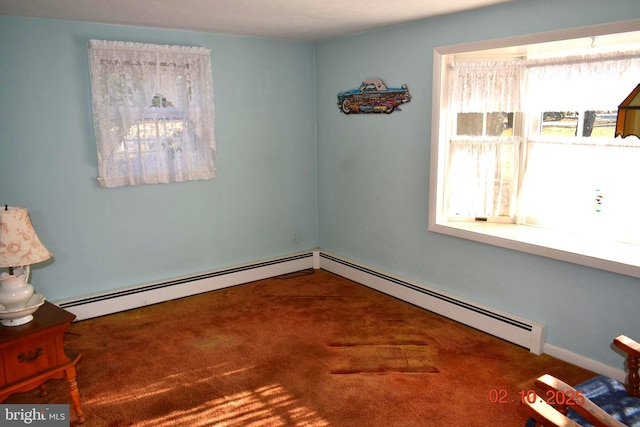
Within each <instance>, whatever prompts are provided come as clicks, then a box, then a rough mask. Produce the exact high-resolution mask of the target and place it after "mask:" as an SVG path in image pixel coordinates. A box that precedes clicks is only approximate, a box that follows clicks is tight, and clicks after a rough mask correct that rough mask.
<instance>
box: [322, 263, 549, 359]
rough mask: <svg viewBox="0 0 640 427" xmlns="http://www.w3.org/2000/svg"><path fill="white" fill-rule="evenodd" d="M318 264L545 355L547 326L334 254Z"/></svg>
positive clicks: (325, 268) (324, 268)
mask: <svg viewBox="0 0 640 427" xmlns="http://www.w3.org/2000/svg"><path fill="white" fill-rule="evenodd" d="M319 264H320V268H322V269H323V270H327V271H330V272H332V273H335V274H338V275H340V276H343V277H346V278H348V279H351V280H353V281H355V282H358V283H361V284H363V285H365V286H368V287H370V288H373V289H376V290H378V291H380V292H383V293H385V294H387V295H391V296H393V297H396V298H398V299H401V300H403V301H406V302H409V303H411V304H414V305H416V306H418V307H421V308H424V309H426V310H429V311H432V312H434V313H437V314H440V315H442V316H444V317H447V318H450V319H453V320H455V321H458V322H460V323H462V324H465V325H467V326H471V327H473V328H476V329H479V330H481V331H483V332H486V333H488V334H491V335H494V336H496V337H499V338H502V339H504V340H506V341H509V342H512V343H514V344H517V345H519V346H522V347H525V348H528V349H529V351H531V352H532V353H535V354H542V353H543V351H544V343H545V338H546V337H545V334H546V325H543V324H540V323H536V322H532V321H529V320H526V319H522V318H520V317H516V316H513V315H511V314H508V313H504V312H501V311H498V310H495V309H493V308H490V307H486V306H482V305H480V304H478V303H475V302H471V301H465V300H464V299H461V298H459V297H456V296H453V295H450V294H446V293H444V292H442V291H440V290H435V289H430V288H428V287H427V286H425V285H423V284H419V283H416V282H412V281H409V280H407V279H403V278H400V277H396V276H392V275H390V274H388V273H384V272H381V271H378V270H375V269H373V268H371V267H368V266H365V265H362V264H357V263H354V262H353V261H350V260H347V259H345V258H341V257H339V256H337V255H334V254H329V253H326V252H320V261H319Z"/></svg>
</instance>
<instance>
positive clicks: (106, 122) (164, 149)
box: [89, 40, 216, 188]
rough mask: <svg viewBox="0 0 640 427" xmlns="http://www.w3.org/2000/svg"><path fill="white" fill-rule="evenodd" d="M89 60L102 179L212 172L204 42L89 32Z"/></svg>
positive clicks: (150, 179) (116, 182)
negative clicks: (95, 36)
mask: <svg viewBox="0 0 640 427" xmlns="http://www.w3.org/2000/svg"><path fill="white" fill-rule="evenodd" d="M89 67H90V76H91V96H92V105H93V120H94V128H95V135H96V145H97V152H98V174H99V176H98V182H99V183H100V186H101V187H103V188H109V187H121V186H130V185H139V184H157V183H169V182H182V181H191V180H202V179H210V178H213V177H214V175H215V168H214V164H213V157H214V153H215V149H216V144H215V133H214V104H213V78H212V73H211V52H210V50H209V49H206V48H202V47H187V46H168V45H155V44H144V43H132V42H121V41H102V40H91V41H90V42H89Z"/></svg>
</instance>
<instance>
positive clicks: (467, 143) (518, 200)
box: [430, 33, 640, 275]
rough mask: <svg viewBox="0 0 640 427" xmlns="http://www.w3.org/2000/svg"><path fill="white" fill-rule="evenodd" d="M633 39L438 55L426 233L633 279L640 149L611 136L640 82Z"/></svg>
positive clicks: (610, 37) (639, 242)
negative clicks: (596, 261)
mask: <svg viewBox="0 0 640 427" xmlns="http://www.w3.org/2000/svg"><path fill="white" fill-rule="evenodd" d="M629 34H633V36H629ZM629 34H627V35H625V36H620V35H617V34H606V35H600V36H591V37H585V38H583V39H568V40H564V41H562V40H560V39H558V40H559V41H556V42H553V43H551V42H546V43H545V44H528V45H520V46H513V45H508V43H507V44H505V46H504V48H501V49H487V50H483V51H464V50H461V49H460V47H454V48H453V49H451V51H452V53H450V54H441V55H436V58H437V59H438V63H437V64H436V67H439V68H437V69H436V70H435V74H436V81H435V82H434V83H436V84H437V86H436V84H434V92H436V91H437V93H436V103H435V104H434V105H437V104H439V107H440V108H439V109H437V111H435V112H434V132H433V137H434V140H433V142H432V168H433V169H434V170H432V186H431V190H432V195H431V207H430V229H431V230H432V231H441V232H445V234H452V235H456V236H458V237H466V236H470V234H469V233H480V234H486V235H489V236H493V237H498V239H497V240H495V239H494V240H491V239H484V238H482V237H481V238H478V237H477V236H476V237H473V236H472V237H469V238H471V239H472V240H478V241H485V242H487V243H493V244H497V245H499V246H506V247H511V248H514V249H519V250H525V251H530V252H533V253H538V254H542V255H549V254H551V255H550V256H552V257H556V256H555V255H554V254H557V251H558V250H560V251H563V252H566V253H569V254H578V255H587V256H589V257H591V258H603V259H606V261H607V262H608V261H613V262H618V261H619V260H622V261H621V262H622V263H626V264H629V259H632V261H631V262H630V264H632V265H633V266H634V268H635V270H634V273H633V274H634V275H640V258H637V259H636V255H640V225H639V224H638V223H637V221H636V218H637V216H638V215H640V191H639V190H638V182H640V166H638V165H640V140H639V139H638V138H636V137H633V136H632V137H627V138H624V139H622V138H615V137H614V131H615V120H616V114H617V107H618V105H619V104H620V103H621V102H622V101H623V100H624V99H625V98H626V96H627V95H628V94H629V92H631V90H632V89H633V88H635V86H636V85H637V84H638V79H639V78H640V77H639V76H640V33H629ZM550 37H552V36H550ZM630 39H631V41H629V40H630ZM619 40H624V42H619ZM585 44H586V45H585ZM443 51H444V52H446V51H447V49H446V48H444V49H443ZM442 226H447V227H450V228H451V229H453V230H454V231H451V230H449V231H446V230H444V228H443V227H442ZM523 227H527V228H526V229H525V228H523ZM506 240H510V241H514V242H516V243H515V244H514V243H506V244H505V243H504V242H505V241H506ZM521 243H524V245H522V244H521ZM612 244H614V246H615V245H617V246H616V247H617V248H618V249H615V250H612V249H611V248H612V247H613V246H611V245H612ZM532 245H535V246H538V247H539V248H540V247H543V248H548V249H552V251H545V250H540V249H539V248H538V249H533V250H529V249H531V246H532ZM625 245H626V246H625ZM589 246H592V247H593V248H589ZM631 246H633V247H634V249H633V251H635V250H636V249H635V248H637V250H638V252H634V253H635V254H636V255H633V256H630V255H629V253H626V254H624V253H619V254H613V252H616V251H618V250H620V251H622V252H624V251H625V250H627V249H628V248H631ZM603 248H609V249H608V250H609V253H607V254H603V252H605V251H604V249H603ZM618 255H620V256H618ZM559 258H561V259H566V260H571V261H575V262H578V263H583V264H586V265H592V264H591V263H590V261H588V260H585V259H582V260H580V259H579V258H577V257H574V256H572V255H569V256H559ZM605 268H607V269H611V270H613V271H620V272H628V271H629V270H628V269H626V267H622V268H620V269H617V267H613V268H608V267H605Z"/></svg>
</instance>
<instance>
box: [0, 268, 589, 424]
mask: <svg viewBox="0 0 640 427" xmlns="http://www.w3.org/2000/svg"><path fill="white" fill-rule="evenodd" d="M69 332H70V333H69V334H68V335H67V337H66V343H67V345H68V346H69V347H71V348H73V349H74V350H77V351H80V352H82V354H83V359H82V361H81V362H80V364H79V365H78V385H79V388H80V394H81V398H82V404H83V409H84V411H85V416H86V418H87V423H86V425H87V426H91V427H93V426H99V427H102V426H113V427H116V426H118V427H119V426H128V425H135V426H229V427H240V426H356V427H358V426H367V427H376V426H380V427H390V426H416V427H418V426H420V427H422V426H522V425H524V422H525V420H526V418H527V415H526V413H525V411H524V408H523V407H522V405H521V404H520V402H519V401H520V395H519V392H520V391H521V390H526V389H529V388H532V387H533V386H532V384H533V380H534V379H535V378H536V377H537V376H539V375H541V374H543V373H547V372H548V373H551V374H553V375H555V376H558V377H560V378H563V379H564V380H565V381H567V382H569V383H573V384H575V383H578V382H581V381H583V380H585V379H587V378H589V377H591V376H593V375H594V374H593V373H591V372H588V371H585V370H583V369H581V368H578V367H576V366H573V365H570V364H567V363H564V362H561V361H559V360H556V359H554V358H552V357H549V356H536V355H534V354H532V353H530V352H529V351H528V350H526V349H523V348H520V347H518V346H515V345H513V344H510V343H507V342H504V341H502V340H500V339H497V338H495V337H492V336H490V335H487V334H484V333H482V332H478V331H476V330H474V329H472V328H469V327H466V326H463V325H461V324H458V323H456V322H453V321H450V320H448V319H445V318H443V317H441V316H438V315H435V314H433V313H430V312H428V311H425V310H422V309H420V308H417V307H415V306H412V305H410V304H407V303H404V302H402V301H399V300H397V299H394V298H392V297H389V296H386V295H384V294H381V293H379V292H376V291H374V290H371V289H369V288H366V287H364V286H362V285H359V284H356V283H354V282H351V281H349V280H347V279H344V278H341V277H339V276H336V275H333V274H331V273H328V272H326V271H322V270H316V271H315V272H313V273H312V274H294V275H290V276H288V277H286V278H273V279H267V280H262V281H258V282H254V283H249V284H246V285H241V286H237V287H234V288H229V289H224V290H220V291H215V292H210V293H207V294H202V295H198V296H194V297H189V298H184V299H180V300H176V301H170V302H167V303H162V304H158V305H154V306H149V307H144V308H140V309H136V310H131V311H128V312H124V313H118V314H114V315H109V316H105V317H101V318H97V319H91V320H86V321H82V322H77V323H74V324H72V325H71V327H70V329H69ZM47 384H48V385H47V386H48V389H49V396H48V397H45V398H41V397H39V396H38V393H37V391H33V392H29V393H22V394H16V395H14V396H11V397H10V398H9V399H8V400H7V401H6V402H5V403H68V396H67V394H66V389H65V387H66V384H65V382H64V381H50V382H49V383H47ZM491 400H499V401H498V402H492V401H491ZM72 419H75V418H74V417H73V415H72Z"/></svg>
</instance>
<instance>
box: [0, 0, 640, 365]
mask: <svg viewBox="0 0 640 427" xmlns="http://www.w3.org/2000/svg"><path fill="white" fill-rule="evenodd" d="M631 18H640V6H639V4H638V1H637V0H617V1H607V2H605V1H596V0H563V1H549V0H536V1H534V0H525V1H518V2H514V3H509V4H506V5H499V6H496V7H490V8H486V9H482V10H478V11H472V12H465V13H459V14H454V15H450V16H444V17H438V18H433V19H428V20H424V21H420V22H415V23H411V24H405V25H399V26H394V27H390V28H387V29H382V30H377V31H372V32H367V33H363V34H359V35H356V36H353V37H346V38H340V39H335V40H329V41H324V42H320V43H317V44H313V43H303V42H287V41H278V40H265V39H257V38H248V37H237V36H224V35H215V34H206V33H196V32H185V31H167V30H158V29H148V28H138V27H123V26H113V25H101V24H90V23H75V22H65V21H54V20H39V19H29V18H16V17H6V16H0V203H9V204H12V205H22V206H27V207H28V208H29V211H30V213H31V216H32V219H33V222H34V224H35V227H36V229H37V231H38V233H39V235H40V237H41V238H42V240H43V242H44V243H45V245H46V246H47V247H48V248H49V249H50V250H51V251H52V252H53V253H54V255H55V260H54V261H53V262H50V263H44V264H43V265H42V266H41V267H39V268H37V269H35V270H34V275H33V283H34V285H35V286H36V288H37V290H38V291H40V292H43V293H45V294H46V295H47V297H48V298H49V299H50V300H56V299H63V298H68V297H73V296H80V295H86V294H89V293H93V292H99V291H104V290H111V289H114V288H120V287H126V286H132V285H138V284H142V283H145V282H149V281H154V280H162V279H166V278H170V277H175V276H178V275H182V274H190V273H195V272H200V271H206V270H209V269H214V268H218V267H225V266H230V265H234V264H238V263H243V262H251V261H256V260H259V259H263V258H269V257H273V256H279V255H284V254H289V253H293V252H297V251H300V250H308V249H311V248H313V247H316V246H320V247H322V248H323V249H326V250H329V251H333V252H336V253H338V254H340V255H343V256H347V257H350V258H352V259H354V260H357V261H362V262H364V263H367V264H369V265H372V266H375V267H379V268H381V269H384V270H386V271H389V272H392V273H396V274H399V275H402V276H405V277H408V278H410V279H414V280H416V281H419V282H422V283H425V284H428V285H431V286H434V287H436V288H440V289H443V290H446V291H448V292H451V293H454V294H457V295H460V296H463V297H467V298H471V299H473V300H476V301H478V302H481V303H485V304H487V305H490V306H493V307H496V308H499V309H502V310H505V311H507V312H511V313H514V314H517V315H520V316H523V317H525V318H530V319H532V320H537V321H540V322H543V323H545V324H547V325H549V333H548V335H549V336H548V339H549V342H550V343H551V344H555V345H557V346H559V347H562V348H567V349H568V350H571V351H574V352H576V353H579V354H582V355H585V356H587V357H591V358H594V359H596V360H600V361H603V362H605V363H608V364H610V365H612V366H616V367H620V366H621V357H620V356H618V355H617V354H616V353H614V352H613V351H612V350H611V349H610V348H609V344H610V342H611V340H612V339H613V337H614V336H616V335H618V334H620V333H628V334H630V335H633V334H634V333H636V334H637V331H638V330H640V315H639V314H638V309H637V305H638V301H640V281H638V280H637V279H633V278H630V277H626V276H620V275H615V274H611V273H606V272H603V271H598V270H593V269H589V268H586V267H580V266H576V265H572V264H568V263H563V262H559V261H554V260H550V259H546V258H541V257H536V256H532V255H527V254H523V253H519V252H514V251H509V250H506V249H501V248H496V247H492V246H487V245H482V244H479V243H474V242H469V241H465V240H460V239H456V238H452V237H448V236H443V235H438V234H434V233H430V232H428V231H427V203H428V182H429V181H428V179H429V136H430V127H431V79H432V50H433V48H434V47H436V46H443V45H449V44H455V43H463V42H469V41H475V40H483V39H491V38H499V37H506V36H513V35H519V34H528V33H536V32H542V31H549V30H555V29H562V28H570V27H577V26H584V25H591V24H597V23H605V22H614V21H621V20H625V19H631ZM90 38H97V39H117V40H127V41H139V42H149V43H161V44H185V45H194V46H204V47H209V48H211V49H212V54H213V58H212V62H213V78H214V86H215V103H216V122H217V127H216V135H217V140H218V156H217V162H216V166H217V169H218V176H217V177H216V178H215V179H213V180H210V181H202V182H191V183H181V184H162V185H149V186H141V187H133V188H121V189H110V190H104V189H100V188H99V187H98V185H97V183H96V181H95V176H96V173H97V167H96V154H95V140H94V136H93V129H92V123H91V103H90V95H89V80H88V70H87V59H86V42H87V40H88V39H90ZM366 77H381V78H383V79H384V80H386V81H387V82H388V83H389V84H391V85H397V84H402V83H406V84H408V86H409V89H410V91H411V93H412V95H413V100H412V101H411V103H409V104H407V105H406V106H404V107H403V108H402V110H403V111H401V112H395V113H393V114H391V115H388V116H387V115H382V116H380V115H376V116H358V115H355V116H350V117H345V116H344V115H342V114H341V113H339V112H338V108H337V105H336V93H337V92H339V91H341V90H344V89H349V88H353V87H354V86H355V85H357V84H359V82H360V81H361V80H362V79H363V78H366ZM316 179H317V183H316ZM294 235H297V236H298V237H297V242H298V243H295V242H294V241H295V240H296V239H294ZM636 338H638V337H637V336H636Z"/></svg>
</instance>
